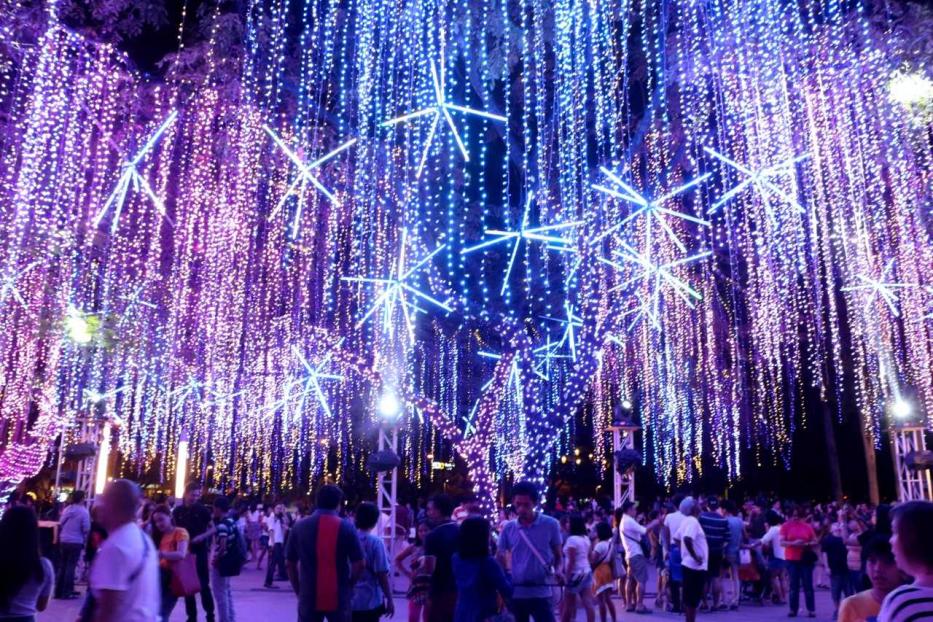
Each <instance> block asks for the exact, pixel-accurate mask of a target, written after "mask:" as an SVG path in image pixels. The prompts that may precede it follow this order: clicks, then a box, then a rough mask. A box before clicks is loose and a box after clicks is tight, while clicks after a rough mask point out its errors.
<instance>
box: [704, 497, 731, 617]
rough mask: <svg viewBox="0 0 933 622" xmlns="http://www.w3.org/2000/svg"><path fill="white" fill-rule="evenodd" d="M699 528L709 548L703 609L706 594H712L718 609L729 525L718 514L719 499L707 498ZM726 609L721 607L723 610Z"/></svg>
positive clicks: (714, 604) (715, 607) (714, 606)
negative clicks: (704, 535)
mask: <svg viewBox="0 0 933 622" xmlns="http://www.w3.org/2000/svg"><path fill="white" fill-rule="evenodd" d="M698 518H699V521H700V527H702V528H703V533H704V534H706V543H707V545H708V546H709V561H708V566H707V586H706V587H707V589H705V590H703V594H704V596H703V603H704V605H703V606H704V609H705V608H706V594H708V593H709V592H712V593H713V607H712V608H713V609H718V608H719V607H720V601H721V600H722V580H721V579H720V578H719V575H720V574H721V572H722V562H723V554H724V553H725V549H726V543H727V542H728V541H729V523H728V522H727V521H726V519H725V518H723V517H722V516H721V515H720V514H719V499H717V498H716V497H708V498H707V499H706V503H705V508H704V511H703V512H702V513H701V514H700V516H699V517H698ZM727 608H728V607H726V606H723V609H727Z"/></svg>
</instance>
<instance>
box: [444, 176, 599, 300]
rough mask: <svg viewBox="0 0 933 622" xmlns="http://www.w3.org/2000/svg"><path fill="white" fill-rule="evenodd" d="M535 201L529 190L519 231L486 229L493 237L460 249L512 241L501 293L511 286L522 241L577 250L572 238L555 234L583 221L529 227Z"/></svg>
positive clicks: (560, 248) (466, 249) (547, 247)
mask: <svg viewBox="0 0 933 622" xmlns="http://www.w3.org/2000/svg"><path fill="white" fill-rule="evenodd" d="M533 201H534V193H533V192H529V193H528V197H527V198H526V199H525V209H524V211H523V212H522V222H521V225H520V226H519V228H518V231H502V230H500V229H486V230H485V231H484V235H488V236H492V238H491V239H489V240H485V241H483V242H480V243H479V244H477V245H475V246H470V247H468V248H465V249H463V250H462V251H460V253H461V254H463V255H466V254H467V253H472V252H474V251H478V250H481V249H484V248H487V247H490V246H494V245H496V244H501V243H503V242H511V244H512V253H511V255H510V256H509V265H508V267H507V268H506V270H505V278H503V280H502V288H501V289H500V290H499V295H500V296H504V295H505V292H506V290H507V289H508V288H509V276H510V275H511V274H512V268H513V267H514V265H515V258H516V257H517V256H518V248H519V246H521V243H522V241H527V242H529V243H530V242H541V243H543V244H544V247H545V248H546V249H548V250H552V251H558V252H562V253H573V252H575V250H574V248H573V245H572V243H571V241H570V240H568V239H567V238H564V237H562V236H560V235H558V234H555V232H557V231H562V230H564V229H570V228H572V227H576V226H579V225H580V224H581V223H582V221H579V220H574V221H571V222H563V223H559V224H556V225H544V226H537V227H529V226H528V221H529V218H530V214H531V204H532V202H533Z"/></svg>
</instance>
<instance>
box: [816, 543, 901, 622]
mask: <svg viewBox="0 0 933 622" xmlns="http://www.w3.org/2000/svg"><path fill="white" fill-rule="evenodd" d="M866 556H867V558H868V561H867V563H866V566H865V568H866V574H867V575H868V580H869V581H871V589H868V590H865V591H864V592H859V593H858V594H854V595H852V596H849V597H848V598H846V599H845V600H843V601H842V604H841V605H840V606H839V616H838V620H839V622H874V621H875V620H877V617H876V616H877V615H878V612H879V611H881V603H882V602H883V601H884V598H885V596H887V595H888V594H890V593H891V591H893V590H894V588H896V587H898V586H899V585H901V584H902V583H904V579H905V577H904V574H903V573H902V572H901V571H900V570H898V568H897V564H895V563H894V553H893V552H892V551H891V544H890V543H889V542H888V541H887V540H885V539H884V538H876V539H874V540H872V541H871V542H869V543H868V545H867V546H866ZM834 585H835V584H834ZM833 594H834V595H835V589H834V591H833Z"/></svg>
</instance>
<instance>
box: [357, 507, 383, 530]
mask: <svg viewBox="0 0 933 622" xmlns="http://www.w3.org/2000/svg"><path fill="white" fill-rule="evenodd" d="M353 522H354V523H355V524H356V528H357V529H362V530H363V531H369V530H370V529H372V528H373V527H375V526H376V523H378V522H379V508H377V507H376V504H375V503H370V502H369V501H364V502H363V503H361V504H359V505H358V506H357V507H356V516H354V519H353Z"/></svg>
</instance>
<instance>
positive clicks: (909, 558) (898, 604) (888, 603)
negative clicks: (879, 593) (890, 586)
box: [878, 501, 933, 622]
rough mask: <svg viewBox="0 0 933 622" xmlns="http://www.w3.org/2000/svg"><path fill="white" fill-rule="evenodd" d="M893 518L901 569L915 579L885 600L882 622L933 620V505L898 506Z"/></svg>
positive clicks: (896, 556)
mask: <svg viewBox="0 0 933 622" xmlns="http://www.w3.org/2000/svg"><path fill="white" fill-rule="evenodd" d="M891 519H892V526H893V535H892V536H891V548H892V549H893V550H894V559H895V561H896V562H897V567H898V568H900V569H901V570H903V571H904V572H905V573H907V574H908V575H910V576H912V577H913V579H914V580H913V583H910V584H908V585H903V586H901V587H899V588H897V589H896V590H894V591H893V592H891V593H890V594H888V595H887V596H886V597H885V599H884V602H883V603H882V605H881V612H880V613H879V614H878V622H930V621H933V503H930V502H928V501H910V502H908V503H904V504H902V505H898V506H897V507H895V508H894V509H893V510H892V512H891Z"/></svg>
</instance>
